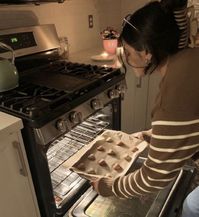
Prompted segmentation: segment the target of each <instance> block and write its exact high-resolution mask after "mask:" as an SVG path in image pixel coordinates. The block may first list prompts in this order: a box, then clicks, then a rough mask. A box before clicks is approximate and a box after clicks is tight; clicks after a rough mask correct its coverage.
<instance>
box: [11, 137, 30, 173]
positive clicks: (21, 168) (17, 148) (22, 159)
mask: <svg viewBox="0 0 199 217" xmlns="http://www.w3.org/2000/svg"><path fill="white" fill-rule="evenodd" d="M13 147H14V148H15V149H16V151H17V154H18V157H19V162H20V164H21V165H20V169H19V172H20V174H21V175H22V176H25V177H26V176H27V175H28V174H27V170H26V165H25V162H24V158H23V153H22V150H21V146H20V144H19V142H17V141H14V142H13Z"/></svg>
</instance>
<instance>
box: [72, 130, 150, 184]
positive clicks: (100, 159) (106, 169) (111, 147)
mask: <svg viewBox="0 0 199 217" xmlns="http://www.w3.org/2000/svg"><path fill="white" fill-rule="evenodd" d="M147 145H148V143H147V142H146V141H142V140H140V139H137V138H135V137H133V136H131V135H129V134H126V133H124V132H121V131H114V130H106V131H105V132H104V133H103V134H101V135H99V136H98V137H96V138H95V139H94V140H93V141H92V142H91V143H90V144H89V145H88V146H89V148H88V149H87V150H86V151H85V153H83V155H82V156H80V158H79V159H77V161H76V162H75V163H74V164H73V165H72V167H71V168H70V169H71V170H72V171H74V172H76V173H78V174H79V175H80V176H82V177H84V178H86V179H89V180H91V181H93V180H94V179H96V178H101V177H110V178H116V177H118V176H121V175H124V174H125V173H126V172H127V171H128V170H129V168H130V167H131V166H132V164H133V162H134V161H135V160H136V158H137V157H138V156H139V154H140V153H141V152H142V151H143V150H144V149H145V148H146V147H147Z"/></svg>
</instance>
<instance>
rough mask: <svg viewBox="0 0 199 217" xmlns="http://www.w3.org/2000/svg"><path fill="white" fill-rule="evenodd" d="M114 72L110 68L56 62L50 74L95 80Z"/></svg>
mask: <svg viewBox="0 0 199 217" xmlns="http://www.w3.org/2000/svg"><path fill="white" fill-rule="evenodd" d="M114 71H115V70H114V69H113V68H110V67H104V66H97V65H90V64H83V63H72V62H64V61H61V62H56V63H55V64H52V65H51V72H53V73H61V74H65V75H70V76H75V77H79V78H83V79H87V80H96V79H100V78H103V77H105V76H108V75H109V74H110V73H113V72H114Z"/></svg>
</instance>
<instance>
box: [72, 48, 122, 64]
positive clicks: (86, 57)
mask: <svg viewBox="0 0 199 217" xmlns="http://www.w3.org/2000/svg"><path fill="white" fill-rule="evenodd" d="M102 53H104V51H103V48H102V47H95V48H91V49H88V50H83V51H79V52H76V53H72V54H70V55H69V60H70V61H71V62H78V63H85V64H92V65H100V66H108V67H113V68H119V67H120V66H121V65H120V63H119V61H118V59H117V56H116V55H110V56H109V57H111V59H112V60H110V59H109V60H106V61H103V60H97V61H96V60H92V59H91V57H93V56H97V57H99V56H98V55H101V54H102Z"/></svg>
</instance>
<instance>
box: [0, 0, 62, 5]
mask: <svg viewBox="0 0 199 217" xmlns="http://www.w3.org/2000/svg"><path fill="white" fill-rule="evenodd" d="M64 1H65V0H0V4H28V3H33V4H36V5H39V4H42V3H50V2H58V3H63V2H64Z"/></svg>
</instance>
